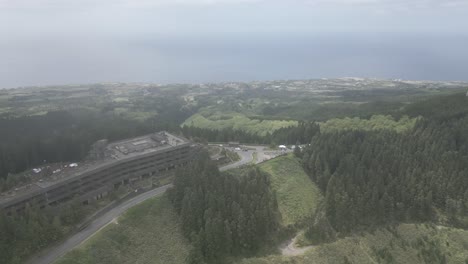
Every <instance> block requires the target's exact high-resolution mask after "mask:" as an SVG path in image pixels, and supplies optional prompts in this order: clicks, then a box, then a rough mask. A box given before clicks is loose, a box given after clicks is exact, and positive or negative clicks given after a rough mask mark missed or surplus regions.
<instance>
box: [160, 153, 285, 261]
mask: <svg viewBox="0 0 468 264" xmlns="http://www.w3.org/2000/svg"><path fill="white" fill-rule="evenodd" d="M169 195H170V199H171V200H172V203H173V205H174V207H175V209H176V210H177V212H178V213H179V215H180V218H181V222H182V230H183V232H184V235H185V236H186V237H187V238H188V239H189V240H190V241H191V242H192V244H193V246H194V248H193V250H192V252H191V254H190V256H189V263H194V264H195V263H204V262H206V263H220V262H221V259H222V258H223V257H227V256H232V255H239V254H247V253H252V252H255V251H256V250H257V249H258V248H259V247H260V246H262V245H264V244H265V241H267V240H268V239H269V237H270V236H271V235H272V234H273V233H274V232H275V231H276V230H277V229H278V223H279V220H280V214H279V212H278V204H277V201H276V196H275V194H274V193H273V192H272V191H271V189H270V182H269V177H268V175H266V174H265V173H262V172H260V170H259V169H258V168H252V169H249V170H246V171H245V172H244V173H243V174H242V175H239V176H234V175H232V174H228V173H220V172H219V170H218V168H217V167H216V165H215V163H214V162H212V161H211V160H210V159H209V157H208V155H201V156H200V157H199V158H198V160H196V161H195V162H193V164H191V165H190V166H188V167H187V168H184V169H181V170H179V171H178V172H177V173H176V177H175V180H174V188H173V189H172V190H171V192H170V193H169Z"/></svg>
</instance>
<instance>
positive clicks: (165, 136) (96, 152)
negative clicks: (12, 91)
mask: <svg viewBox="0 0 468 264" xmlns="http://www.w3.org/2000/svg"><path fill="white" fill-rule="evenodd" d="M193 151H194V149H193V148H192V145H191V143H190V142H189V141H187V140H186V139H184V138H181V137H177V136H174V135H172V134H169V133H167V132H159V133H154V134H150V135H146V136H142V137H138V138H133V139H127V140H122V141H118V142H114V143H110V144H108V143H107V141H106V140H101V141H98V142H96V144H94V145H93V148H92V151H91V152H90V154H91V156H92V157H93V158H92V161H87V162H83V163H79V164H76V163H73V164H67V165H65V166H61V167H60V168H59V169H56V170H54V171H52V172H48V173H46V174H44V175H42V176H41V177H39V178H36V179H34V180H33V181H32V182H31V183H29V184H27V185H24V186H20V187H17V188H14V189H12V190H10V191H8V192H5V193H2V194H0V209H3V210H4V211H6V212H7V213H8V214H10V213H12V212H18V213H20V212H21V211H22V210H24V209H25V207H26V205H27V204H29V205H30V206H38V207H39V208H45V207H47V206H56V205H59V204H61V203H64V202H66V201H69V200H71V199H78V200H79V201H80V202H82V203H84V204H86V203H88V202H89V200H90V199H99V198H101V197H103V196H105V195H107V193H108V192H109V191H111V190H113V189H115V188H117V187H118V186H120V185H123V184H128V183H129V182H132V181H134V180H138V179H142V178H145V177H151V176H157V175H161V174H164V173H165V172H166V171H168V170H170V169H173V168H176V167H178V166H181V165H183V164H185V163H187V162H188V161H189V160H190V159H191V158H192V155H193ZM40 170H41V169H35V171H34V172H35V173H39V171H40ZM42 170H43V169H42ZM49 170H50V169H49Z"/></svg>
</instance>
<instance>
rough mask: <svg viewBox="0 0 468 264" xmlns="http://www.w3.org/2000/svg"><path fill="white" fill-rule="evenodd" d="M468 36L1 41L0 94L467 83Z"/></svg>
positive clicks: (44, 38) (136, 37)
mask: <svg viewBox="0 0 468 264" xmlns="http://www.w3.org/2000/svg"><path fill="white" fill-rule="evenodd" d="M466 47H468V35H457V34H446V35H441V34H437V35H431V34H410V33H394V34H392V33H385V34H384V33H374V34H373V33H353V34H351V33H343V34H339V33H330V34H327V33H316V34H311V33H309V34H300V33H294V34H276V35H275V34H266V33H263V34H246V33H242V34H235V33H232V34H215V35H209V34H206V35H202V34H201V35H196V34H193V35H186V36H174V35H151V34H148V35H146V34H141V35H138V34H135V35H132V36H128V35H125V36H123V35H122V36H121V37H117V36H115V35H112V37H106V36H103V35H94V36H91V35H88V36H85V35H73V34H70V35H61V36H41V35H35V36H28V37H22V38H16V40H15V42H14V43H13V42H9V40H8V39H0V58H2V59H1V60H0V76H1V77H0V88H13V87H19V86H35V85H55V84H82V83H97V82H152V83H200V82H221V81H252V80H274V79H307V78H333V77H347V76H355V77H374V78H390V79H393V78H395V79H399V78H401V79H411V80H461V81H468V52H467V49H466Z"/></svg>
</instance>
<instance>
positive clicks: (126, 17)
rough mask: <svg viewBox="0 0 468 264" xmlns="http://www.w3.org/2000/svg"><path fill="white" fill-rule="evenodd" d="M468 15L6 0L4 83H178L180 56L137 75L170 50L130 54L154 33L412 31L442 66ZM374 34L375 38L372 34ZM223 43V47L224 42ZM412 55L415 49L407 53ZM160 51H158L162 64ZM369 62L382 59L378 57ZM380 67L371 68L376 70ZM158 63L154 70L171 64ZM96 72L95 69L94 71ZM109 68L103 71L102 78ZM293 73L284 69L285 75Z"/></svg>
mask: <svg viewBox="0 0 468 264" xmlns="http://www.w3.org/2000/svg"><path fill="white" fill-rule="evenodd" d="M467 14H468V0H407V1H404V0H330V1H328V0H283V1H280V0H0V87H11V86H17V85H32V84H36V83H37V84H47V83H77V82H94V81H113V80H115V81H140V80H141V81H156V82H158V81H159V80H167V81H177V80H179V79H177V78H175V77H174V76H176V75H180V72H181V67H182V66H180V65H178V64H177V63H174V64H173V65H172V66H171V67H173V69H174V70H177V72H176V71H173V72H169V71H168V72H167V74H168V75H172V76H173V77H172V78H166V79H164V78H162V77H161V76H160V77H154V78H152V77H151V76H148V75H138V74H136V73H137V72H143V71H145V70H147V71H148V72H149V71H150V70H149V68H148V67H143V66H141V65H140V66H138V61H136V59H135V57H137V56H141V57H142V58H146V57H148V55H154V54H155V53H157V52H159V54H160V55H161V56H163V55H166V54H162V53H163V51H161V49H160V47H158V50H156V48H155V50H154V51H151V53H150V52H149V51H148V52H147V53H145V54H143V53H139V52H140V51H139V50H138V51H137V50H135V52H137V54H130V53H131V50H132V49H134V46H132V47H130V45H134V43H136V42H138V43H141V42H144V41H146V40H147V39H151V38H153V39H156V38H159V39H163V40H164V41H168V40H171V41H169V42H168V43H172V44H174V43H175V44H176V45H175V46H177V45H178V44H181V45H182V43H183V42H184V38H190V39H191V41H194V39H199V41H203V40H204V39H206V40H207V43H208V42H210V43H211V42H213V41H216V40H217V37H219V38H221V40H223V41H224V42H226V41H227V40H226V39H225V37H226V36H231V37H232V36H239V38H242V40H243V41H244V42H248V41H249V38H251V37H252V39H258V38H259V37H260V36H272V35H274V36H276V37H280V38H283V39H285V40H287V39H288V38H293V37H297V36H314V35H320V34H331V35H333V34H335V35H337V36H339V35H340V34H345V35H346V36H352V35H353V34H356V36H359V34H365V35H366V36H367V37H366V38H367V39H368V40H369V41H374V40H373V38H380V37H381V36H384V35H385V34H387V33H388V34H393V35H395V34H396V35H398V34H403V35H405V36H409V37H411V38H413V40H412V41H413V44H412V45H413V46H414V47H412V48H415V47H416V45H420V44H423V42H424V43H425V44H426V45H429V46H430V45H431V43H427V42H428V41H431V38H432V39H435V40H437V46H436V44H432V46H430V47H429V48H430V49H431V51H429V50H427V51H425V52H426V54H428V55H431V54H432V52H433V51H432V50H434V49H436V50H437V54H435V55H434V56H435V57H433V58H432V60H431V61H432V62H431V63H434V62H437V61H438V59H440V58H443V57H444V55H445V54H443V50H444V49H445V50H449V49H452V46H453V45H456V46H463V45H464V44H468V42H464V41H466V37H467V36H468V15H467ZM372 34H376V36H375V37H372ZM369 36H371V37H369ZM419 36H425V37H427V36H430V38H429V39H424V40H422V39H420V40H419V42H420V43H418V37H419ZM223 38H224V39H223ZM356 38H359V37H356ZM444 39H447V41H446V42H447V45H446V46H444V44H443V43H444ZM345 40H346V39H345ZM152 41H153V42H154V43H159V44H160V43H161V42H160V41H156V40H152ZM177 41H179V42H180V43H179V42H177ZM239 41H240V40H239ZM393 41H395V43H400V42H404V41H405V38H401V40H395V39H393ZM265 43H267V42H266V41H265ZM434 43H435V42H434ZM172 44H167V45H172ZM262 45H263V44H262ZM266 45H267V44H266ZM441 45H442V46H441ZM98 47H99V48H98ZM359 47H361V46H359ZM214 48H220V49H221V47H216V46H215V47H214ZM257 48H258V47H257ZM342 49H343V47H340V50H337V51H336V52H334V53H340V51H341V50H342ZM388 49H389V50H388V54H395V53H397V52H398V50H396V49H395V47H394V46H388ZM398 49H404V47H398ZM124 50H125V51H124ZM278 50H280V49H278ZM225 52H229V50H225ZM328 52H333V51H328ZM380 52H381V53H385V52H386V51H384V50H382V51H380ZM450 52H451V54H450V56H451V57H450V60H449V61H446V64H447V65H452V64H453V61H455V62H456V64H457V65H462V64H464V63H465V65H467V64H468V61H466V59H467V57H468V56H467V55H466V54H461V57H459V58H457V52H458V51H456V50H454V49H452V50H450ZM459 52H462V53H463V52H464V53H467V52H466V48H460V47H459ZM121 53H126V55H125V56H126V57H125V58H123V57H119V58H118V56H117V54H121ZM174 53H177V52H174ZM274 53H278V51H274ZM348 53H349V54H351V55H352V50H348V51H347V54H348ZM406 53H411V52H410V51H409V50H406ZM207 55H210V54H208V53H207ZM161 56H160V57H158V58H161V61H162V60H163V58H162V57H161ZM226 56H227V55H226ZM368 56H373V54H368ZM221 57H222V56H221ZM221 57H220V58H221ZM298 57H301V56H300V55H298ZM126 59H128V60H129V61H131V60H134V61H132V62H131V63H130V64H132V67H133V68H132V69H128V71H130V70H133V71H134V72H135V74H133V75H131V74H129V75H128V76H127V77H126V78H123V77H122V76H125V74H123V75H122V72H124V73H127V72H128V71H127V70H126V69H124V68H122V67H123V66H122V67H121V68H120V71H119V72H115V71H112V69H113V67H114V68H115V65H114V64H116V63H119V64H121V65H122V64H123V63H124V61H125V60H126ZM197 59H200V58H197ZM214 59H216V58H214ZM214 59H213V60H214ZM348 59H349V60H351V59H350V58H348ZM367 60H368V61H369V60H373V61H375V60H377V57H375V58H367ZM70 61H73V63H70ZM174 61H176V60H175V58H174V57H170V58H168V57H165V60H164V63H166V64H171V63H172V62H174ZM223 63H225V64H226V63H229V62H228V61H221V59H219V61H216V63H214V62H213V64H212V65H213V67H215V66H216V65H220V67H221V66H222V65H223ZM239 63H242V62H239ZM291 63H294V62H291ZM317 63H318V62H317ZM424 63H427V61H426V62H424ZM424 63H423V64H421V65H424ZM374 64H375V62H374ZM374 64H372V65H374ZM145 65H149V63H148V62H147V63H146V64H145ZM239 65H240V64H239ZM372 65H370V66H369V67H368V68H370V69H372V67H373V66H372ZM415 65H416V64H415ZM292 66H294V65H292ZM296 66H297V65H296ZM338 66H342V65H337V67H338ZM129 67H130V66H129ZM135 67H140V68H139V69H137V68H135ZM152 67H153V68H151V71H152V72H153V71H157V70H158V69H160V68H163V67H162V66H158V67H156V66H152ZM206 67H211V66H208V65H207V66H206ZM329 67H330V68H333V66H329ZM395 67H396V66H395ZM398 67H400V66H398ZM454 67H455V66H454ZM456 67H458V68H454V70H455V71H458V73H459V75H453V76H452V75H450V76H440V77H438V76H436V77H434V78H436V79H437V78H457V79H463V78H465V79H468V77H463V76H466V74H465V73H466V71H463V70H462V69H460V68H459V66H456ZM465 68H466V67H465ZM91 69H92V70H91ZM207 69H208V68H207ZM396 69H397V68H395V69H392V72H390V71H389V73H388V74H387V73H385V72H383V71H382V74H381V75H379V76H381V77H394V76H397V75H400V74H399V73H398V72H396ZM213 70H216V69H213ZM253 70H255V69H253ZM91 72H93V76H91V75H90V74H91ZM101 72H102V73H103V75H102V76H99V73H101ZM330 72H331V71H330ZM394 72H395V73H394ZM182 73H183V71H182ZM312 73H315V74H312ZM312 73H311V74H308V73H304V74H303V75H307V76H309V75H310V77H328V76H323V75H339V74H346V72H345V71H340V72H336V73H335V74H330V73H329V72H323V73H322V72H312ZM350 73H354V71H353V72H350ZM200 74H201V75H202V74H203V73H200ZM356 74H359V75H363V76H370V75H372V74H373V72H367V71H366V69H363V71H362V72H356ZM303 75H301V76H303ZM203 76H204V75H203ZM226 76H227V77H226V78H227V79H236V78H237V77H236V76H232V77H229V73H226ZM249 76H251V77H239V79H249V78H252V79H255V74H251V75H249ZM264 76H267V75H264ZM288 76H289V75H287V74H284V75H283V76H281V77H288ZM295 76H296V75H294V74H292V75H291V77H295ZM218 77H219V76H218ZM408 77H409V78H425V76H424V75H417V74H415V75H414V76H412V75H411V74H408ZM210 78H212V77H210V76H208V75H206V76H204V78H200V79H199V80H210ZM268 78H270V76H268ZM192 79H193V80H194V78H192V77H186V78H184V77H183V76H181V78H180V80H182V81H183V80H188V81H190V80H192ZM212 79H213V80H222V79H223V78H217V77H216V76H215V74H213V78H212ZM197 81H198V79H197Z"/></svg>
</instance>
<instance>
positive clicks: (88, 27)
mask: <svg viewBox="0 0 468 264" xmlns="http://www.w3.org/2000/svg"><path fill="white" fill-rule="evenodd" d="M467 14H468V1H467V0H406V1H405V0H282V1H280V0H0V21H1V23H0V32H1V33H2V37H6V38H8V37H15V36H18V35H19V36H24V35H31V34H49V33H54V34H55V33H63V34H70V33H74V34H81V33H84V34H89V33H98V34H102V33H106V34H123V35H125V34H135V33H162V34H187V33H190V34H204V33H209V34H211V33H226V32H253V33H259V32H322V31H337V32H343V31H346V32H362V31H366V32H368V31H370V32H375V31H377V32H381V31H390V32H414V33H418V32H444V33H447V32H453V33H460V34H461V33H463V34H466V33H467V28H468V15H467Z"/></svg>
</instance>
